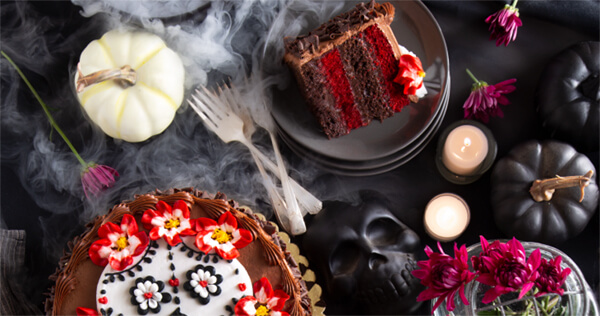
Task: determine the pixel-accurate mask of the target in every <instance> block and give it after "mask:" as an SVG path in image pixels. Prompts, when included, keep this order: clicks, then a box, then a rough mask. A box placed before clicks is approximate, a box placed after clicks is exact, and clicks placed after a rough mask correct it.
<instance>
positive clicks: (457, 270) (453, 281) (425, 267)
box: [412, 242, 475, 311]
mask: <svg viewBox="0 0 600 316" xmlns="http://www.w3.org/2000/svg"><path fill="white" fill-rule="evenodd" d="M438 249H439V250H440V253H436V252H433V251H432V250H431V248H429V246H426V247H425V253H426V254H427V256H428V257H429V260H425V261H419V262H418V263H417V264H418V265H419V267H420V268H421V269H419V270H414V271H412V274H413V275H414V276H415V277H416V278H418V279H420V280H421V284H423V285H424V286H426V287H427V289H425V290H424V291H423V292H421V293H420V294H419V296H418V297H417V301H419V302H422V301H426V300H430V299H433V298H438V300H437V302H436V303H435V305H434V306H433V310H435V309H436V308H437V307H438V306H440V304H442V302H443V301H444V300H446V304H447V308H448V311H453V310H454V308H455V305H454V297H455V296H456V292H459V295H460V298H461V300H462V301H463V303H464V304H465V305H469V301H468V300H467V298H466V296H465V284H467V283H469V282H471V281H472V280H473V279H475V273H473V272H471V271H469V264H468V258H467V256H468V255H467V248H466V247H465V246H464V245H463V246H462V247H461V248H460V249H458V248H457V246H456V243H455V244H454V256H455V257H454V258H452V257H451V256H449V255H447V254H445V253H444V250H443V249H442V245H441V244H440V243H439V242H438Z"/></svg>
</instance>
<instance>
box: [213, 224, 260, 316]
mask: <svg viewBox="0 0 600 316" xmlns="http://www.w3.org/2000/svg"><path fill="white" fill-rule="evenodd" d="M210 237H211V238H212V239H214V240H216V241H218V242H219V243H220V244H224V243H226V242H228V241H230V240H231V235H230V234H229V233H228V232H226V231H224V230H222V229H220V228H217V229H215V231H214V232H213V234H212V236H210ZM257 315H258V314H257Z"/></svg>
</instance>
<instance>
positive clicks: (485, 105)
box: [463, 69, 517, 123]
mask: <svg viewBox="0 0 600 316" xmlns="http://www.w3.org/2000/svg"><path fill="white" fill-rule="evenodd" d="M467 73H468V74H469V76H470V77H471V78H472V79H473V81H474V82H475V83H474V84H473V87H472V88H471V94H470V95H469V97H468V98H467V101H465V104H464V105H463V109H464V111H465V118H467V119H478V120H481V121H483V122H484V123H487V122H488V121H489V119H490V116H498V117H503V116H504V113H502V110H501V109H500V105H508V104H510V101H508V98H506V96H504V95H505V94H508V93H511V92H513V91H515V90H516V87H515V86H513V85H512V84H513V83H515V82H516V81H517V79H508V80H505V81H502V82H500V83H497V84H495V85H491V86H490V85H488V84H487V83H486V82H485V81H479V80H477V78H475V76H473V74H472V73H471V71H469V69H467Z"/></svg>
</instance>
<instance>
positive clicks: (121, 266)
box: [109, 256, 133, 271]
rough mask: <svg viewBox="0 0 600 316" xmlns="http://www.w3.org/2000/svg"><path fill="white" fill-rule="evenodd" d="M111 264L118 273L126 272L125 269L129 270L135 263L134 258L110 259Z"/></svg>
mask: <svg viewBox="0 0 600 316" xmlns="http://www.w3.org/2000/svg"><path fill="white" fill-rule="evenodd" d="M109 262H110V266H111V267H112V268H113V269H115V270H117V271H123V270H125V268H127V267H128V266H130V265H131V264H132V263H133V258H131V256H129V257H124V258H123V259H121V260H117V259H114V258H110V259H109Z"/></svg>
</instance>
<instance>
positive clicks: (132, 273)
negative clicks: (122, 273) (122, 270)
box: [127, 270, 135, 277]
mask: <svg viewBox="0 0 600 316" xmlns="http://www.w3.org/2000/svg"><path fill="white" fill-rule="evenodd" d="M127 274H128V275H129V276H130V277H134V276H135V272H133V271H131V270H129V271H128V272H127Z"/></svg>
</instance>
